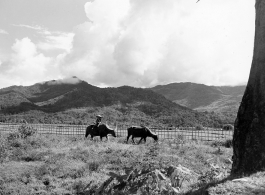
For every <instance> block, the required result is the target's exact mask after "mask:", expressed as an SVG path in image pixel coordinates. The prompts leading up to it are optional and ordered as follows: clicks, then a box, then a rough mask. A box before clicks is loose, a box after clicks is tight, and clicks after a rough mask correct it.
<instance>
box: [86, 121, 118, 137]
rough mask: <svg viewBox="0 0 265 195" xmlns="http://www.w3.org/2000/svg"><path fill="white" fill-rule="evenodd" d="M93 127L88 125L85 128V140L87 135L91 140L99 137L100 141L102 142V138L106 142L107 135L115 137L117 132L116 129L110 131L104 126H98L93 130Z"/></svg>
mask: <svg viewBox="0 0 265 195" xmlns="http://www.w3.org/2000/svg"><path fill="white" fill-rule="evenodd" d="M93 127H94V125H89V126H88V127H87V128H86V135H85V137H86V138H87V136H88V135H90V136H91V139H92V140H93V137H95V136H100V140H101V141H102V138H103V137H106V138H107V140H108V135H109V134H111V135H112V136H113V137H116V132H115V131H116V130H117V127H116V129H115V130H114V129H111V128H109V127H108V126H107V125H105V124H100V125H99V126H98V127H96V128H93Z"/></svg>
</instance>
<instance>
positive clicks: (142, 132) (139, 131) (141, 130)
mask: <svg viewBox="0 0 265 195" xmlns="http://www.w3.org/2000/svg"><path fill="white" fill-rule="evenodd" d="M127 131H128V136H127V143H128V140H129V138H130V136H132V141H133V143H135V142H134V138H135V137H141V139H140V141H139V142H138V144H140V142H141V141H142V139H144V141H145V142H146V137H152V138H153V139H154V140H155V141H157V140H158V136H157V135H156V134H155V133H153V132H152V131H151V130H150V129H148V128H147V127H136V126H132V127H129V128H128V129H127Z"/></svg>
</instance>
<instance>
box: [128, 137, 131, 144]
mask: <svg viewBox="0 0 265 195" xmlns="http://www.w3.org/2000/svg"><path fill="white" fill-rule="evenodd" d="M130 136H131V135H128V136H127V143H128V140H129V138H130Z"/></svg>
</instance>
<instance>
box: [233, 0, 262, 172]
mask: <svg viewBox="0 0 265 195" xmlns="http://www.w3.org/2000/svg"><path fill="white" fill-rule="evenodd" d="M255 8H256V21H255V41H254V54H253V60H252V65H251V70H250V76H249V80H248V84H247V87H246V91H245V93H244V96H243V99H242V102H241V105H240V107H239V110H238V113H237V119H236V121H235V130H234V137H233V148H234V155H233V165H232V172H231V173H232V174H233V175H248V174H251V173H254V172H257V171H262V170H264V169H265V1H264V0H256V5H255Z"/></svg>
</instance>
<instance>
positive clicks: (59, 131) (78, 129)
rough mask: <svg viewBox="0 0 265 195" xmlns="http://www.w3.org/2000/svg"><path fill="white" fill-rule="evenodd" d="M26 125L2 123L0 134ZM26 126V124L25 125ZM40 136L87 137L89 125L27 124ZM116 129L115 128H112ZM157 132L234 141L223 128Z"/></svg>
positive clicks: (123, 129)
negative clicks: (86, 131) (86, 132)
mask: <svg viewBox="0 0 265 195" xmlns="http://www.w3.org/2000/svg"><path fill="white" fill-rule="evenodd" d="M23 124H24V123H0V134H1V133H10V132H13V131H17V130H18V128H19V127H21V126H22V125H23ZM24 125H25V124H24ZM27 125H28V126H30V127H32V128H33V129H35V130H36V131H37V133H39V134H49V135H63V136H85V130H86V127H87V125H68V124H27ZM112 127H114V126H112ZM128 127H129V126H125V125H119V126H117V131H116V135H117V137H127V128H128ZM150 129H151V130H152V131H153V132H155V133H156V134H157V135H158V137H159V139H177V138H181V139H185V140H201V141H214V140H220V139H232V137H233V131H232V130H223V129H221V128H219V129H217V128H207V127H205V128H204V129H203V130H196V129H195V127H178V128H172V127H171V128H166V127H165V128H152V127H151V128H150Z"/></svg>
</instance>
